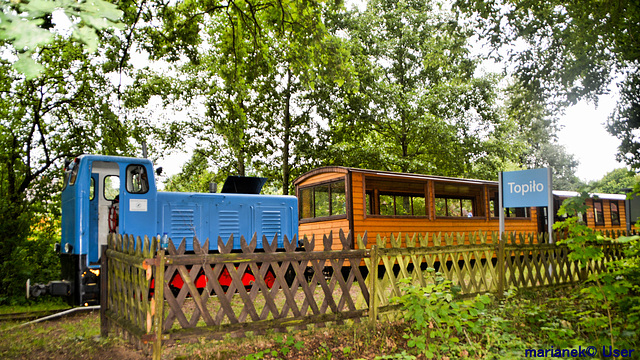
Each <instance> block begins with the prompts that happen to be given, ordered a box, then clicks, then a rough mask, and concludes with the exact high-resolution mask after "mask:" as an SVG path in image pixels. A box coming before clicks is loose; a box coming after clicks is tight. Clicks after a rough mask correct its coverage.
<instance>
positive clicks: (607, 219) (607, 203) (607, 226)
mask: <svg viewBox="0 0 640 360" xmlns="http://www.w3.org/2000/svg"><path fill="white" fill-rule="evenodd" d="M611 201H615V200H609V199H602V211H603V213H604V225H597V226H596V225H595V215H594V213H593V199H587V206H589V210H588V211H587V226H589V227H590V228H592V229H595V230H596V231H606V230H609V231H612V230H615V231H618V230H620V231H626V230H627V213H626V209H625V207H624V201H622V200H620V201H618V210H619V214H620V225H612V224H611Z"/></svg>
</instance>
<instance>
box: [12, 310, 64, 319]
mask: <svg viewBox="0 0 640 360" xmlns="http://www.w3.org/2000/svg"><path fill="white" fill-rule="evenodd" d="M65 310H67V309H61V310H41V311H28V312H17V313H8V314H0V322H8V321H24V320H33V319H37V318H41V317H43V316H49V315H53V314H55V313H58V312H62V311H65Z"/></svg>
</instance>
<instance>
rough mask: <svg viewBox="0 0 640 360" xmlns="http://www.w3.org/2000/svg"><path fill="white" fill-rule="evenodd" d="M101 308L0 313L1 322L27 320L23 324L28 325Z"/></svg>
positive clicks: (83, 307) (82, 307) (87, 307)
mask: <svg viewBox="0 0 640 360" xmlns="http://www.w3.org/2000/svg"><path fill="white" fill-rule="evenodd" d="M99 308H100V306H81V307H75V308H69V309H59V310H41V311H29V312H18V313H8V314H0V323H3V322H21V321H27V322H26V323H24V324H22V325H27V324H30V323H36V322H40V321H46V320H51V319H56V318H59V317H63V316H67V315H70V314H73V313H75V312H78V311H88V310H97V309H99Z"/></svg>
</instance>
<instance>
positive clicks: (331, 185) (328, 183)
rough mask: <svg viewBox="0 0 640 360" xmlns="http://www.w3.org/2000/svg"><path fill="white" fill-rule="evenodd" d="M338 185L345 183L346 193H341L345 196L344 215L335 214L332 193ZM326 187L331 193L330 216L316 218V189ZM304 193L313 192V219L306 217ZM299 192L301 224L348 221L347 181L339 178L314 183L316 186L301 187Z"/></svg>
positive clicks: (329, 193)
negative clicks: (336, 220)
mask: <svg viewBox="0 0 640 360" xmlns="http://www.w3.org/2000/svg"><path fill="white" fill-rule="evenodd" d="M337 183H343V188H344V192H340V194H343V195H344V213H341V214H334V209H333V208H334V199H333V198H332V193H333V190H332V189H334V188H335V184H337ZM324 186H326V187H327V188H328V189H329V191H328V195H329V199H328V205H329V215H323V216H316V191H315V189H316V188H318V187H324ZM304 191H311V200H310V205H309V206H310V207H311V212H312V216H311V217H304V214H303V212H304V205H305V201H304V200H305V199H304V196H303V195H302V193H303V192H304ZM298 192H299V199H300V201H298V217H299V219H300V220H299V221H300V222H313V221H325V220H335V219H346V218H347V213H348V212H349V204H348V203H349V201H348V199H349V196H348V193H347V181H346V179H345V178H344V177H343V178H339V179H331V180H327V181H323V182H319V183H314V184H310V185H307V186H304V187H300V188H299V189H298Z"/></svg>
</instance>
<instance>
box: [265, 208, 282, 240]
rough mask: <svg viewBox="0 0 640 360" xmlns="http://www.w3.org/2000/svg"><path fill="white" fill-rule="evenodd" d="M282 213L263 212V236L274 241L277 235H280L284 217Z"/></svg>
mask: <svg viewBox="0 0 640 360" xmlns="http://www.w3.org/2000/svg"><path fill="white" fill-rule="evenodd" d="M281 216H282V215H281V213H280V211H263V212H262V234H263V235H265V236H266V237H267V239H269V241H271V240H273V236H274V235H275V234H280V228H281V226H282V217H281ZM278 237H279V236H278Z"/></svg>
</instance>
